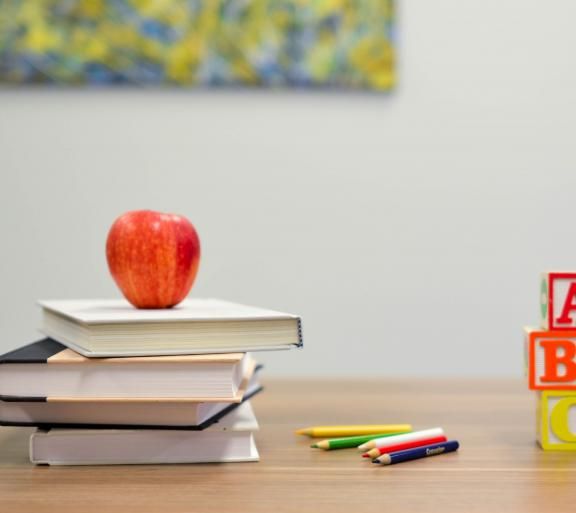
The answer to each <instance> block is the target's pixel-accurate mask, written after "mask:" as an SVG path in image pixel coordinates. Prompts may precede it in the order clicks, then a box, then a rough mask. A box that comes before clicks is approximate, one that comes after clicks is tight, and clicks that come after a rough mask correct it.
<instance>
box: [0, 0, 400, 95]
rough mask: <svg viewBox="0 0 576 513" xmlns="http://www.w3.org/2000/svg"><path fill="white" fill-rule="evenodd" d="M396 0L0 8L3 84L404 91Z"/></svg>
mask: <svg viewBox="0 0 576 513" xmlns="http://www.w3.org/2000/svg"><path fill="white" fill-rule="evenodd" d="M394 19H395V16H394V0H0V82H3V83H9V84H38V83H40V84H57V85H116V84H119V85H121V84H135V85H140V84H141V85H175V86H185V87H188V86H199V87H219V86H233V87H247V86H248V87H275V88H283V87H296V88H361V89H370V90H377V91H389V90H391V89H392V88H393V87H394V83H395V68H394V61H395V48H394V32H395V30H394Z"/></svg>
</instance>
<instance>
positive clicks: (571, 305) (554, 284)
mask: <svg viewBox="0 0 576 513" xmlns="http://www.w3.org/2000/svg"><path fill="white" fill-rule="evenodd" d="M540 314H541V317H542V324H541V325H542V328H544V329H547V330H570V329H576V272H547V273H543V274H542V282H541V286H540Z"/></svg>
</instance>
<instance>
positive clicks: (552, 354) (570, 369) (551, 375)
mask: <svg viewBox="0 0 576 513" xmlns="http://www.w3.org/2000/svg"><path fill="white" fill-rule="evenodd" d="M540 346H541V347H542V349H543V350H544V375H543V376H542V377H541V378H540V379H541V381H543V382H562V381H574V380H576V362H575V361H574V357H575V356H576V346H575V345H574V343H573V342H572V341H571V340H542V341H541V342H540ZM560 349H563V351H562V353H561V354H559V350H560ZM560 365H563V366H564V369H565V372H564V374H562V375H561V374H559V372H558V370H559V368H558V367H559V366H560Z"/></svg>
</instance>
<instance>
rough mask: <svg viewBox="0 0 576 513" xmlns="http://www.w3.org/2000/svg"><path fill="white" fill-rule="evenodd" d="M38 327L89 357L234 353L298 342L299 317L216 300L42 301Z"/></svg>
mask: <svg viewBox="0 0 576 513" xmlns="http://www.w3.org/2000/svg"><path fill="white" fill-rule="evenodd" d="M39 303H40V306H42V308H43V326H42V331H43V332H44V333H45V334H46V335H47V336H49V337H51V338H52V339H54V340H57V341H58V342H60V343H62V344H64V345H66V346H68V347H70V348H72V349H74V350H75V351H77V352H79V353H81V354H82V355H84V356H87V357H107V356H150V355H177V354H202V353H233V352H247V351H257V350H270V349H289V348H291V347H297V346H301V345H302V330H301V321H300V317H299V316H297V315H292V314H287V313H282V312H276V311H273V310H265V309H262V308H256V307H252V306H245V305H240V304H236V303H229V302H226V301H220V300H217V299H187V300H185V301H183V302H182V303H180V304H179V305H177V306H175V307H174V308H168V309H158V310H152V309H150V310H142V309H137V308H134V307H133V306H132V305H130V304H129V303H128V302H127V301H125V300H123V299H122V300H114V299H111V300H73V301H72V300H70V301H68V300H62V301H57V300H54V301H40V302H39Z"/></svg>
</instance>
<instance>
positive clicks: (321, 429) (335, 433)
mask: <svg viewBox="0 0 576 513" xmlns="http://www.w3.org/2000/svg"><path fill="white" fill-rule="evenodd" d="M406 431H412V426H411V425H410V424H383V425H360V426H314V427H309V428H303V429H298V430H297V431H296V434H297V435H307V436H311V437H314V438H336V437H339V436H360V435H373V434H378V433H382V434H385V433H398V432H406Z"/></svg>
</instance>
